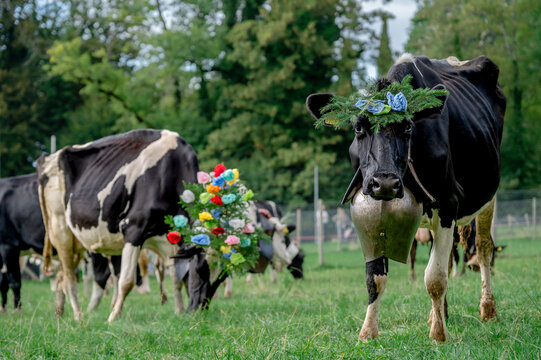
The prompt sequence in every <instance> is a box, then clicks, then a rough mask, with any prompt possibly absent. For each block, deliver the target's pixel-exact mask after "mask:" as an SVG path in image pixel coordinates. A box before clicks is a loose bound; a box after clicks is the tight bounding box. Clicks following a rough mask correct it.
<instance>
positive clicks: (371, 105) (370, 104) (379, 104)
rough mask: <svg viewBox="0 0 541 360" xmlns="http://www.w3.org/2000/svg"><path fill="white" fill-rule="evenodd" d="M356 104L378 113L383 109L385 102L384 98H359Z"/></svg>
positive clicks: (360, 107) (362, 108) (363, 108)
mask: <svg viewBox="0 0 541 360" xmlns="http://www.w3.org/2000/svg"><path fill="white" fill-rule="evenodd" d="M355 106H356V107H358V108H359V109H361V110H365V109H366V111H368V112H371V113H372V114H377V113H379V112H381V111H382V110H383V108H384V107H385V104H384V103H383V100H359V101H357V103H356V104H355Z"/></svg>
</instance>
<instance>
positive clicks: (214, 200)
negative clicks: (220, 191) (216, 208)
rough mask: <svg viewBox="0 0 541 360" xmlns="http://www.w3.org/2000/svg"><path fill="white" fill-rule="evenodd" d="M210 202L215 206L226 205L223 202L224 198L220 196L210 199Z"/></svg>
mask: <svg viewBox="0 0 541 360" xmlns="http://www.w3.org/2000/svg"><path fill="white" fill-rule="evenodd" d="M210 201H212V203H213V204H215V205H223V204H224V203H223V202H222V198H221V197H219V196H218V195H214V196H213V197H212V198H210Z"/></svg>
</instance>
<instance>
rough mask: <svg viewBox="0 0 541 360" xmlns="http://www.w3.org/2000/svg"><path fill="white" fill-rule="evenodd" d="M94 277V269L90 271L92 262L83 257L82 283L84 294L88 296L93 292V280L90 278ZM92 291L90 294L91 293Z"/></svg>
mask: <svg viewBox="0 0 541 360" xmlns="http://www.w3.org/2000/svg"><path fill="white" fill-rule="evenodd" d="M93 277H94V271H92V262H91V261H90V259H88V258H84V259H83V284H84V291H85V296H86V297H89V296H91V295H92V294H93V292H94V289H93V282H94V281H92V278H93ZM91 291H92V294H91Z"/></svg>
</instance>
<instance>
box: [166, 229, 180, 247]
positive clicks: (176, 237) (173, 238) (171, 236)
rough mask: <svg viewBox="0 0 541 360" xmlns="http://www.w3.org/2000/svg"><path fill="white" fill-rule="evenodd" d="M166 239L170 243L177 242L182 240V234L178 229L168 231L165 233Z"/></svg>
mask: <svg viewBox="0 0 541 360" xmlns="http://www.w3.org/2000/svg"><path fill="white" fill-rule="evenodd" d="M167 240H169V242H170V243H171V244H177V243H178V242H179V241H180V240H182V235H180V233H179V232H178V231H169V233H168V234H167Z"/></svg>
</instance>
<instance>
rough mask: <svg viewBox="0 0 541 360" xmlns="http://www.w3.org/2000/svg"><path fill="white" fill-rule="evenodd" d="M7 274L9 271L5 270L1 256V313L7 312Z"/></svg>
mask: <svg viewBox="0 0 541 360" xmlns="http://www.w3.org/2000/svg"><path fill="white" fill-rule="evenodd" d="M6 272H7V269H6V268H4V264H3V261H2V256H0V294H2V308H1V309H0V312H6V311H7V309H6V304H7V302H8V290H9V282H8V277H7V274H6Z"/></svg>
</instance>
